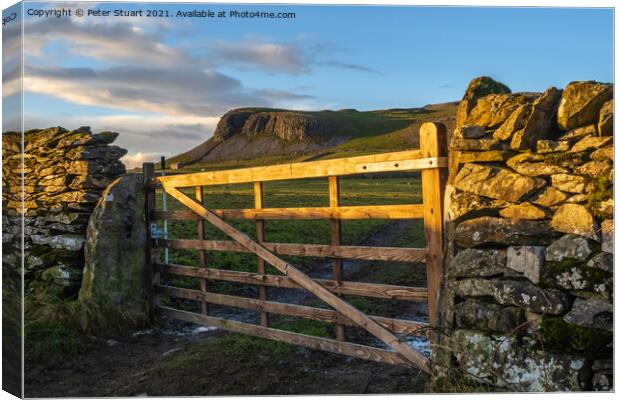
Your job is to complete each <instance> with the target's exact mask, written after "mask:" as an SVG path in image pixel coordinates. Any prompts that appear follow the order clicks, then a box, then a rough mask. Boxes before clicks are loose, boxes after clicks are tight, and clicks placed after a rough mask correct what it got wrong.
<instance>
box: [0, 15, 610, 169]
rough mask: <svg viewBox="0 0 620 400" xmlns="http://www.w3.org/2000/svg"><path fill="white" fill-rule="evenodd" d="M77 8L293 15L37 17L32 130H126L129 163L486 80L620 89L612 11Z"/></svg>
mask: <svg viewBox="0 0 620 400" xmlns="http://www.w3.org/2000/svg"><path fill="white" fill-rule="evenodd" d="M67 7H70V8H73V9H75V8H77V7H82V8H84V9H88V8H91V9H97V10H114V9H118V8H122V9H125V10H130V9H143V10H146V9H153V8H155V9H162V10H168V11H169V12H170V13H173V14H174V13H176V11H178V10H182V11H191V10H194V9H196V10H213V11H216V12H217V11H227V12H228V11H230V10H231V9H238V10H250V11H251V10H262V11H274V12H295V13H296V18H295V19H230V18H225V19H201V18H191V19H184V18H163V19H158V18H155V19H153V18H113V17H88V16H85V17H83V18H78V17H72V18H47V19H45V18H36V17H27V18H26V25H25V35H26V37H25V64H26V66H25V68H26V76H25V80H24V85H25V88H26V91H25V115H26V125H27V128H34V127H37V128H39V127H43V126H56V125H61V126H65V127H67V128H76V127H78V126H82V125H90V126H92V127H93V129H94V130H103V129H111V130H116V131H118V132H120V133H121V136H120V137H119V139H118V140H117V142H118V144H119V145H121V146H123V147H126V148H128V149H129V152H130V153H129V156H128V157H127V159H126V161H127V162H128V163H137V162H141V161H142V160H143V159H145V158H146V159H155V158H157V157H158V156H159V155H160V154H161V155H166V156H171V155H173V154H176V153H178V152H181V151H184V150H187V149H189V148H191V147H193V146H194V145H196V144H199V143H200V142H202V141H204V140H205V139H206V138H208V137H209V136H210V135H211V134H212V131H213V129H214V127H215V124H216V123H217V120H218V118H219V117H220V116H221V115H222V114H223V113H224V112H225V111H226V110H228V109H230V108H233V107H245V106H256V105H261V106H273V107H284V108H295V109H325V108H330V109H340V108H357V109H360V110H370V109H382V108H391V107H416V106H422V105H425V104H429V103H437V102H445V101H453V100H458V99H460V98H461V97H462V94H463V92H464V90H465V88H466V86H467V83H468V82H469V81H470V80H471V79H472V78H473V77H476V76H480V75H489V76H492V77H493V78H495V79H497V80H499V81H501V82H503V83H505V84H507V85H508V86H509V87H510V88H511V89H512V90H513V91H542V90H544V89H545V88H547V87H549V86H557V87H563V86H565V85H566V84H567V83H568V82H570V81H573V80H587V79H593V80H598V81H605V82H611V81H612V79H613V11H612V10H611V9H566V8H565V9H560V8H463V7H454V8H450V7H396V6H392V7H376V6H374V7H373V6H339V7H336V6H303V5H298V6H291V5H282V6H270V7H267V6H262V7H261V6H244V5H236V6H225V5H218V4H211V5H200V4H190V5H183V4H169V5H165V4H161V3H158V4H151V5H149V4H148V3H145V4H131V3H118V4H114V3H101V4H93V3H84V4H80V3H70V4H69V5H67ZM28 8H39V9H45V8H49V3H48V4H45V3H40V4H37V3H26V5H25V9H28ZM6 35H7V34H6V31H5V41H6V40H7V39H6ZM5 73H6V72H5Z"/></svg>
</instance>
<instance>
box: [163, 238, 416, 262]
mask: <svg viewBox="0 0 620 400" xmlns="http://www.w3.org/2000/svg"><path fill="white" fill-rule="evenodd" d="M261 244H262V245H263V246H264V247H265V248H267V249H268V250H270V251H273V252H274V253H276V254H282V255H287V256H307V257H338V258H346V259H351V260H370V261H397V262H424V261H425V259H426V251H425V249H418V248H407V247H378V246H334V245H326V244H298V243H269V242H263V243H261ZM153 246H155V247H168V248H170V249H194V250H211V251H234V252H239V253H250V251H249V250H248V249H246V248H245V247H243V246H242V245H241V244H239V243H237V242H234V241H232V240H194V239H168V240H166V239H158V240H156V241H154V242H153Z"/></svg>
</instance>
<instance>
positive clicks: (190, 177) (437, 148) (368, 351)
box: [144, 123, 447, 372]
mask: <svg viewBox="0 0 620 400" xmlns="http://www.w3.org/2000/svg"><path fill="white" fill-rule="evenodd" d="M446 154H447V149H446V132H445V127H444V126H443V125H442V124H434V123H425V124H424V125H422V127H421V128H420V149H419V150H409V151H400V152H393V153H383V154H376V155H368V156H358V157H349V158H342V159H333V160H323V161H313V162H302V163H294V164H282V165H271V166H266V167H254V168H244V169H233V170H225V171H210V172H199V173H190V174H179V175H170V176H165V177H163V176H162V177H155V175H154V165H153V164H152V163H147V164H144V178H145V190H146V224H147V232H149V237H148V240H147V242H148V249H147V260H146V262H147V266H148V267H149V268H148V269H149V271H152V276H151V277H150V278H149V279H151V281H152V288H153V290H152V293H151V307H152V311H153V312H155V313H160V314H161V315H165V316H167V317H169V318H174V319H179V320H184V321H190V322H194V323H198V324H204V325H210V326H215V327H218V328H221V329H225V330H229V331H233V332H240V333H244V334H249V335H254V336H258V337H262V338H268V339H273V340H279V341H283V342H287V343H291V344H295V345H301V346H306V347H311V348H316V349H321V350H326V351H330V352H335V353H340V354H344V355H347V356H353V357H359V358H363V359H369V360H375V361H380V362H387V363H391V364H404V365H408V366H412V367H416V368H419V369H421V370H423V371H425V372H430V366H429V360H428V359H427V358H426V357H425V356H423V355H422V354H420V353H419V352H417V351H416V350H414V349H413V347H411V346H410V345H409V344H408V343H407V342H405V341H403V340H401V339H400V338H399V337H398V336H397V335H399V334H405V335H408V336H411V335H423V336H430V337H431V338H432V337H433V335H432V332H430V329H429V328H431V329H432V327H433V326H434V325H435V323H436V318H437V297H438V290H439V284H440V279H441V273H442V270H443V256H442V249H443V238H442V237H443V219H442V215H443V210H442V204H443V189H444V180H445V176H446V171H447V169H446V168H447V158H446ZM403 171H421V177H422V192H423V193H422V197H423V204H410V205H375V206H341V205H340V203H339V192H340V190H339V177H340V176H349V175H359V174H368V173H372V174H376V173H384V172H403ZM308 178H327V179H328V181H329V206H328V207H304V208H264V207H263V182H267V181H279V180H287V181H288V180H295V179H308ZM237 183H253V184H254V208H252V209H220V210H210V209H207V208H205V206H204V205H203V196H204V192H203V190H204V188H205V187H207V188H208V187H209V186H211V185H222V184H237ZM158 187H161V188H162V189H163V190H164V191H165V192H166V193H167V195H169V196H171V197H173V198H174V199H176V200H178V201H179V202H180V203H181V204H183V205H184V206H185V207H187V208H188V209H189V211H166V212H164V211H157V210H156V209H155V190H156V188H158ZM187 188H194V192H193V197H194V198H192V197H190V196H188V195H187V194H186V193H184V192H183V191H182V190H186V191H187ZM370 218H376V219H418V218H421V219H423V220H424V236H425V240H426V247H425V248H397V247H370V246H345V245H342V244H341V242H340V229H341V225H340V223H341V220H347V219H370ZM162 219H163V220H179V219H181V220H196V221H197V224H198V234H199V238H198V240H187V239H186V240H166V239H161V238H154V237H151V236H150V235H151V234H152V232H151V229H150V228H151V223H152V221H155V220H162ZM224 219H251V220H256V238H257V240H253V239H252V238H250V237H249V236H248V235H246V234H245V233H243V232H241V231H239V230H238V229H236V228H235V227H233V226H232V225H230V224H229V223H227V222H225V220H224ZM271 219H280V220H281V219H306V220H307V219H328V220H330V224H331V231H332V240H331V244H330V245H316V244H290V243H269V242H266V241H265V237H264V221H265V220H271ZM205 223H210V224H212V225H214V226H215V227H217V228H218V229H219V230H221V231H222V232H224V233H225V234H226V235H228V236H229V237H230V238H231V239H232V240H230V241H216V240H206V239H205V238H204V229H203V227H204V225H203V224H205ZM161 247H164V248H185V249H196V250H200V253H199V254H200V265H198V266H197V267H193V266H185V265H176V264H165V263H162V262H160V260H159V257H158V248H161ZM205 251H229V252H231V251H232V252H246V253H247V252H249V253H254V254H256V255H257V256H258V259H259V262H258V269H257V271H256V272H255V273H253V272H252V273H251V272H240V271H230V270H223V269H218V268H209V267H208V266H207V265H205V264H206V263H205V257H204V252H205ZM278 255H294V256H315V257H327V258H330V259H331V260H332V263H333V278H332V279H313V278H311V277H309V276H308V275H306V274H305V273H303V272H302V271H301V270H300V269H299V268H296V267H295V266H293V265H292V264H291V263H289V262H287V261H285V260H283V259H282V258H280V257H278ZM343 259H361V260H382V261H398V262H403V261H404V262H426V271H427V287H426V288H422V287H408V286H399V285H390V284H373V283H366V282H354V281H345V280H343V276H342V260H343ZM266 265H271V266H273V267H274V268H275V269H277V270H278V271H279V272H280V273H281V274H280V275H277V274H268V273H267V270H266ZM162 274H171V275H175V276H185V277H194V278H196V279H200V287H201V290H191V289H184V288H179V287H172V286H169V285H163V284H161V283H160V278H161V275H162ZM207 280H223V281H229V282H237V283H243V284H251V285H257V286H258V298H248V297H239V296H231V295H225V294H219V293H212V292H208V291H207ZM268 287H280V288H294V289H304V290H307V291H309V292H310V293H312V294H313V295H315V296H316V297H318V298H319V299H321V300H322V301H323V302H324V303H326V304H327V305H329V306H330V307H331V309H328V308H319V307H308V306H302V305H298V304H289V303H283V302H275V301H269V300H268V297H267V294H268V293H267V288H268ZM162 295H166V296H171V297H175V298H181V299H188V300H192V301H196V302H199V303H200V304H201V305H202V312H201V313H197V312H188V311H183V310H179V309H175V308H172V307H169V306H163V305H161V303H160V296H162ZM343 295H356V296H364V297H371V298H372V297H374V298H382V299H397V300H406V301H415V302H419V301H427V302H428V312H429V321H430V326H429V324H428V323H423V322H416V321H410V320H405V319H396V318H387V317H378V316H372V315H366V314H365V313H363V312H361V311H360V310H358V309H357V308H355V307H354V306H353V305H351V304H350V303H348V302H347V301H345V300H344V299H343V298H342V297H341V296H343ZM209 303H211V304H218V305H223V306H230V307H235V308H242V309H249V310H253V311H256V312H260V316H261V318H260V325H258V324H252V323H247V322H239V321H234V320H229V319H223V318H218V317H214V316H211V315H209V313H208V304H209ZM270 313H271V314H280V315H289V316H294V317H301V318H308V319H312V320H318V321H323V322H329V323H332V324H335V325H336V338H335V339H328V338H323V337H318V336H311V335H305V334H300V333H295V332H289V331H285V330H281V329H275V328H273V327H269V318H268V315H269V314H270ZM347 326H356V327H360V328H362V329H364V330H366V331H367V332H369V333H370V334H372V335H374V336H375V337H376V338H378V339H380V340H381V341H383V342H384V343H385V344H386V345H387V346H389V348H391V350H389V349H384V348H380V347H374V346H368V345H362V344H358V343H353V342H348V341H346V339H345V334H344V329H345V327H347Z"/></svg>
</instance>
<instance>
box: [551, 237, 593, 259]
mask: <svg viewBox="0 0 620 400" xmlns="http://www.w3.org/2000/svg"><path fill="white" fill-rule="evenodd" d="M590 254H592V248H591V247H590V244H589V243H588V241H587V240H586V239H585V238H583V237H581V236H578V235H564V236H562V237H561V238H560V239H558V240H556V241H554V242H553V243H551V244H550V245H549V246H548V247H547V249H546V251H545V260H547V261H555V262H562V261H564V260H566V259H570V260H577V261H585V260H587V259H588V257H589V256H590Z"/></svg>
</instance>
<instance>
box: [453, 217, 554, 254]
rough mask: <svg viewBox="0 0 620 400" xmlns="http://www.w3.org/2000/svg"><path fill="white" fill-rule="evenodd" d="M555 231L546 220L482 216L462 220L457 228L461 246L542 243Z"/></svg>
mask: <svg viewBox="0 0 620 400" xmlns="http://www.w3.org/2000/svg"><path fill="white" fill-rule="evenodd" d="M553 236H554V232H553V229H551V228H550V226H549V224H548V223H547V222H546V221H532V220H526V219H507V218H495V217H480V218H475V219H471V220H467V221H464V222H461V223H460V224H459V225H458V226H457V227H456V230H455V240H456V243H457V244H458V245H459V246H462V247H475V246H480V245H488V244H499V245H537V244H538V245H541V244H547V243H550V242H551V241H552V240H553Z"/></svg>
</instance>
